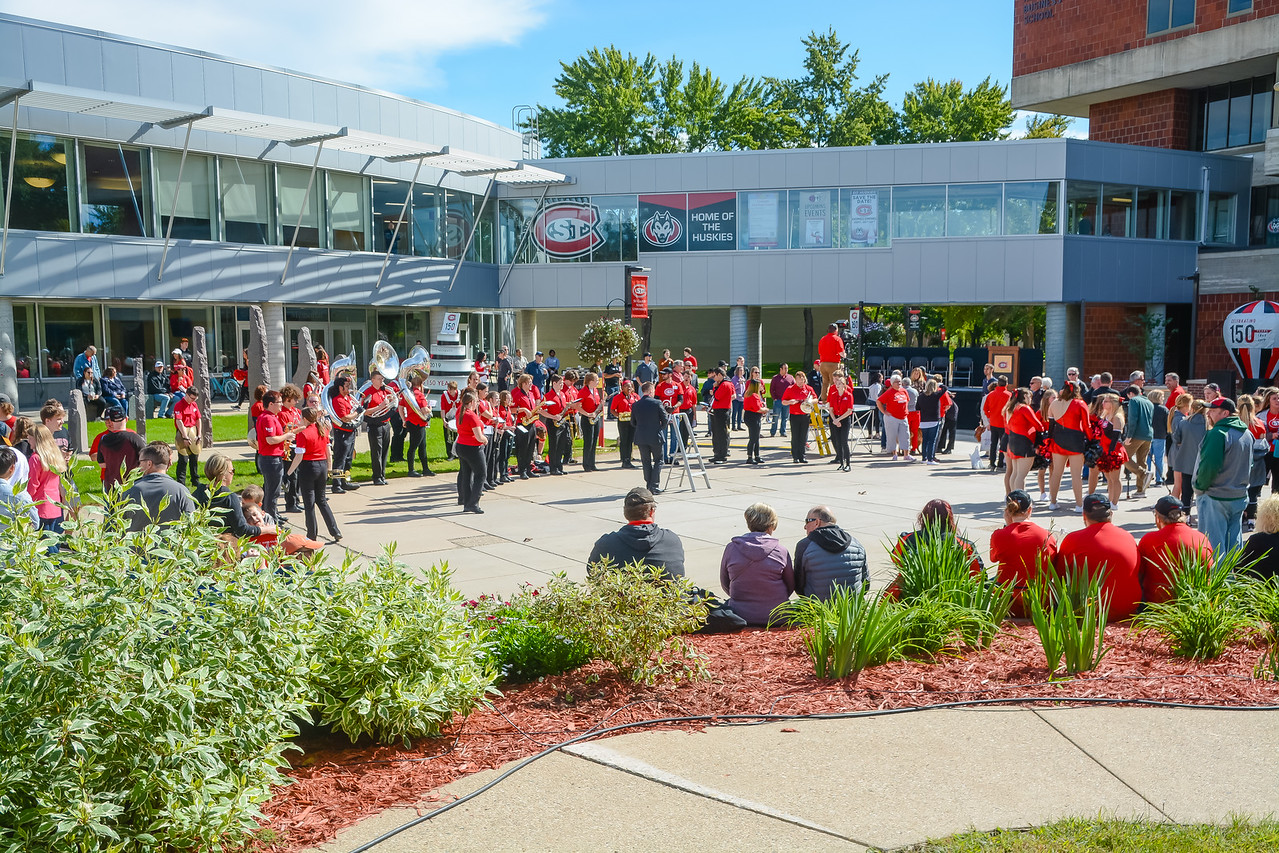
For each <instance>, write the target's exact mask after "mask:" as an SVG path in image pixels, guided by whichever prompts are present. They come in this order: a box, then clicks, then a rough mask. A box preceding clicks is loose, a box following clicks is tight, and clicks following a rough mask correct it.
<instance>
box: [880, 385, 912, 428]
mask: <svg viewBox="0 0 1279 853" xmlns="http://www.w3.org/2000/svg"><path fill="white" fill-rule="evenodd" d="M875 402H877V403H883V404H884V409H885V410H886V411H887V412H888V414H890V415H892V416H893V417H894V418H897V420H899V421H904V420H906V414H907V412H906V410H907V409H908V408H909V407H910V393H909V392H908V391H907V390H906V389H905V388H892V387H889V388H888V390H886V391H885V392H884V393H883V394H880V395H879V399H878V400H876V401H875Z"/></svg>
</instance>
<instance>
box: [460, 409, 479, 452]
mask: <svg viewBox="0 0 1279 853" xmlns="http://www.w3.org/2000/svg"><path fill="white" fill-rule="evenodd" d="M483 427H484V422H483V421H481V420H480V416H479V415H477V414H476V413H475V411H474V410H471V411H467V412H463V413H462V416H461V417H460V418H458V421H457V443H458V444H465V445H466V446H467V447H479V446H481V445H483V444H484V442H482V441H476V440H475V430H477V429H483Z"/></svg>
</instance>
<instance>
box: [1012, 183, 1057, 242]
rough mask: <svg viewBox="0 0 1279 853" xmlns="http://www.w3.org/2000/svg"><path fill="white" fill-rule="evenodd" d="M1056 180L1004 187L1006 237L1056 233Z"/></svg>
mask: <svg viewBox="0 0 1279 853" xmlns="http://www.w3.org/2000/svg"><path fill="white" fill-rule="evenodd" d="M1059 186H1060V184H1059V183H1058V182H1057V181H1025V182H1018V183H1012V184H1004V233H1005V234H1056V233H1057V192H1058V187H1059Z"/></svg>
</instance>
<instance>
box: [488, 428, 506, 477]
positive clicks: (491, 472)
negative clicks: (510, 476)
mask: <svg viewBox="0 0 1279 853" xmlns="http://www.w3.org/2000/svg"><path fill="white" fill-rule="evenodd" d="M501 455H502V436H500V435H498V434H497V430H493V434H492V435H490V436H489V442H488V444H487V445H485V446H484V460H485V462H486V463H487V464H486V465H485V466H484V483H485V485H490V486H495V485H497V472H498V469H499V462H500V459H499V457H500V456H501Z"/></svg>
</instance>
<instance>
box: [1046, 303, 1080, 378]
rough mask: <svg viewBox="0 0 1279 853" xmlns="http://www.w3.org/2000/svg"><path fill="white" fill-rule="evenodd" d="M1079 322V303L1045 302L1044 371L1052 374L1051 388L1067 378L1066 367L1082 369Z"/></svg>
mask: <svg viewBox="0 0 1279 853" xmlns="http://www.w3.org/2000/svg"><path fill="white" fill-rule="evenodd" d="M1079 323H1080V306H1079V305H1073V304H1068V303H1065V302H1050V303H1049V304H1048V306H1047V322H1046V323H1045V327H1044V375H1045V376H1049V377H1051V378H1052V380H1053V387H1054V388H1060V387H1061V384H1062V382H1064V381H1065V380H1066V368H1068V367H1078V368H1080V370H1081V371H1082V369H1083V365H1082V364H1081V363H1080V361H1081V357H1082V353H1081V352H1080V349H1079V340H1080V334H1079V332H1080V325H1079Z"/></svg>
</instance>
